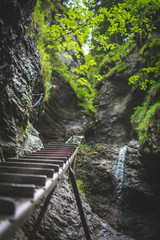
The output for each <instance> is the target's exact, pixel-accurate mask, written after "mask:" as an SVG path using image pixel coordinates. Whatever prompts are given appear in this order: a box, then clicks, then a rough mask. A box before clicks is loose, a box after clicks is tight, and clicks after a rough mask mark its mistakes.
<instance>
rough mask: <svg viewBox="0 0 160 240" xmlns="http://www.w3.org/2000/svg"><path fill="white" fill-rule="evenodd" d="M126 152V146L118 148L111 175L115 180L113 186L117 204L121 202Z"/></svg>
mask: <svg viewBox="0 0 160 240" xmlns="http://www.w3.org/2000/svg"><path fill="white" fill-rule="evenodd" d="M126 151H127V146H124V147H122V148H120V150H119V154H118V158H117V160H116V162H115V164H114V166H113V173H114V176H115V178H116V181H115V185H116V196H117V203H121V201H123V198H122V187H123V182H124V167H125V166H124V164H125V158H126Z"/></svg>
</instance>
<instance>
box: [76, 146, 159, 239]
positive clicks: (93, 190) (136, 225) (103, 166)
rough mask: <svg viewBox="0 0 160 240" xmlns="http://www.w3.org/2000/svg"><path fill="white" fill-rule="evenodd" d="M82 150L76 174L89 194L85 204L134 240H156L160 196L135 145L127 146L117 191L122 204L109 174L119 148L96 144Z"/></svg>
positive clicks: (113, 179) (113, 178)
mask: <svg viewBox="0 0 160 240" xmlns="http://www.w3.org/2000/svg"><path fill="white" fill-rule="evenodd" d="M123 150H124V149H123ZM81 151H82V152H80V153H79V154H80V155H79V156H78V159H80V160H79V163H78V165H79V167H78V169H77V173H78V177H79V178H80V179H82V180H83V182H84V183H85V186H86V189H87V190H88V191H89V192H90V193H89V194H87V201H88V202H89V204H90V206H91V208H92V209H93V212H95V213H96V214H97V215H98V216H100V217H101V218H102V219H104V220H105V221H107V222H108V223H109V224H110V225H111V226H112V227H113V228H114V229H117V230H118V231H122V232H124V233H125V234H127V235H129V236H132V237H134V238H135V239H136V240H141V239H143V240H158V239H159V238H160V228H159V218H160V217H159V216H160V212H159V203H158V202H159V200H160V193H159V191H158V189H157V188H156V187H155V186H154V185H153V184H152V182H151V181H150V178H149V176H148V174H147V171H146V168H145V166H144V165H143V163H141V161H140V159H139V158H138V154H137V153H138V145H137V142H136V141H131V142H130V143H129V144H128V146H127V151H126V154H125V164H124V168H123V184H122V185H121V188H120V189H119V190H120V191H121V195H122V196H123V197H122V200H121V204H119V203H117V194H116V186H115V182H116V181H117V178H116V177H115V175H114V174H113V171H112V170H113V165H114V164H115V162H116V161H117V158H118V155H119V146H118V145H108V144H96V145H93V146H91V149H90V150H89V151H83V150H81Z"/></svg>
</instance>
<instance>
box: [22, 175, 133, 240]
mask: <svg viewBox="0 0 160 240" xmlns="http://www.w3.org/2000/svg"><path fill="white" fill-rule="evenodd" d="M82 204H83V207H84V211H85V214H86V217H87V221H88V226H89V229H90V232H91V239H93V240H127V239H129V238H127V237H126V236H124V235H122V234H119V233H117V232H116V231H115V230H113V229H112V228H111V227H110V226H109V225H108V224H107V223H106V222H105V221H103V220H102V219H100V218H99V217H98V216H97V215H96V214H93V213H92V210H91V208H90V206H89V205H88V204H87V203H86V200H85V198H83V201H82ZM37 212H38V209H37ZM33 222H34V218H33V217H32V219H30V221H29V222H28V223H27V224H26V226H25V227H24V232H25V234H26V235H29V229H32V226H31V225H32V224H33ZM36 239H37V240H42V239H43V240H44V239H45V240H54V239H56V240H83V239H84V240H85V239H86V238H85V235H84V232H83V228H82V224H81V221H80V217H79V214H78V211H77V206H76V203H75V198H74V195H73V193H72V191H71V188H70V187H69V185H68V181H67V178H66V177H65V178H64V179H63V180H61V181H60V182H59V184H58V186H57V188H56V191H55V193H54V195H53V197H52V199H51V202H50V204H49V206H48V209H47V212H46V214H45V217H44V220H43V222H42V224H41V228H40V230H39V231H38V234H37V236H36V238H35V240H36Z"/></svg>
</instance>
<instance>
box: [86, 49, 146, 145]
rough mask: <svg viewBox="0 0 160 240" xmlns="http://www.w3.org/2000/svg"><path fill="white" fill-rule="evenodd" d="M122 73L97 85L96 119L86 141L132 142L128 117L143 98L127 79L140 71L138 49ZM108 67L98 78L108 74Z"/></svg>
mask: <svg viewBox="0 0 160 240" xmlns="http://www.w3.org/2000/svg"><path fill="white" fill-rule="evenodd" d="M115 64H117V63H114V65H115ZM125 65H126V67H125V69H124V70H119V71H115V72H113V73H112V74H111V75H110V76H108V77H105V76H104V78H103V81H102V82H101V83H100V84H98V86H97V89H98V93H97V96H96V99H95V104H96V105H97V106H98V111H97V118H96V121H95V124H94V125H93V127H92V126H91V128H90V130H89V132H88V133H86V138H87V139H88V141H90V140H92V139H93V141H94V142H97V143H98V142H101V143H119V144H122V143H125V142H128V141H129V140H130V139H131V138H132V134H133V132H132V126H131V124H130V116H131V114H132V113H133V108H134V107H135V106H137V105H139V104H140V103H141V102H142V101H143V99H144V94H143V93H142V92H139V91H132V87H131V86H129V85H128V78H129V77H130V76H131V75H134V74H135V73H136V72H137V71H138V69H139V53H138V49H134V50H133V51H132V52H131V53H130V54H129V55H128V56H127V57H126V58H125ZM112 67H113V66H112ZM110 69H111V68H110V66H103V67H102V68H101V74H105V73H107V72H109V70H110Z"/></svg>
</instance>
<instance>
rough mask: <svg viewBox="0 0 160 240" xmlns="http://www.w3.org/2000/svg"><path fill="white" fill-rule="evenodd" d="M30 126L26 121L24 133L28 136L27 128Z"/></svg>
mask: <svg viewBox="0 0 160 240" xmlns="http://www.w3.org/2000/svg"><path fill="white" fill-rule="evenodd" d="M30 127H31V126H30V124H29V123H28V124H27V126H26V128H25V129H24V133H25V135H26V136H29V131H28V129H29V128H30Z"/></svg>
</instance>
